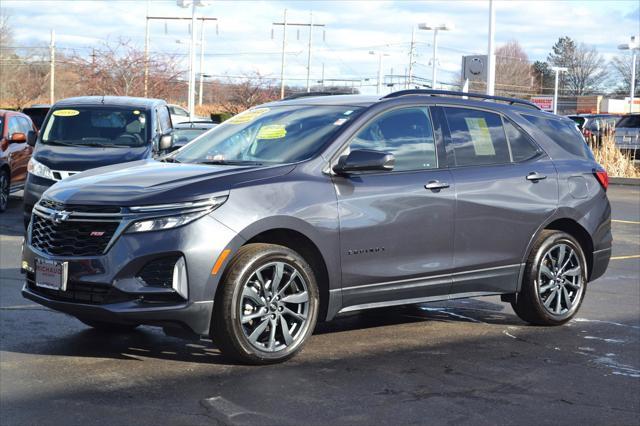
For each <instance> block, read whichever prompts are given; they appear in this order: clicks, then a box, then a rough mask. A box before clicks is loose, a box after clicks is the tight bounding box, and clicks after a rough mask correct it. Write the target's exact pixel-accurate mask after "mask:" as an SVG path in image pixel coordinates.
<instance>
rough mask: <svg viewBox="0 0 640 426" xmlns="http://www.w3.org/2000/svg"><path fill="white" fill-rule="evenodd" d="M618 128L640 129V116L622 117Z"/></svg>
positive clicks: (617, 125)
mask: <svg viewBox="0 0 640 426" xmlns="http://www.w3.org/2000/svg"><path fill="white" fill-rule="evenodd" d="M616 127H620V128H629V129H633V128H635V129H637V128H639V127H640V115H627V116H625V117H622V118H621V119H620V121H618V123H617V124H616Z"/></svg>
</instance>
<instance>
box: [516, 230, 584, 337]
mask: <svg viewBox="0 0 640 426" xmlns="http://www.w3.org/2000/svg"><path fill="white" fill-rule="evenodd" d="M586 287H587V262H586V259H585V256H584V252H583V250H582V247H581V246H580V243H578V241H576V239H575V238H574V237H572V236H571V235H569V234H567V233H565V232H561V231H555V230H545V231H543V232H542V233H541V235H540V237H539V238H538V240H537V241H536V243H535V244H534V246H533V249H532V250H531V254H530V255H529V259H528V260H527V264H526V267H525V274H524V279H523V282H522V288H521V290H520V293H518V295H517V297H516V301H515V302H512V304H511V305H512V306H513V309H514V311H515V312H516V314H518V316H519V317H520V318H521V319H523V320H524V321H527V322H529V323H531V324H537V325H560V324H564V323H565V322H567V321H569V320H570V319H571V318H572V317H573V316H574V315H575V314H576V312H577V311H578V308H579V307H580V304H581V303H582V299H583V298H584V294H585V291H586Z"/></svg>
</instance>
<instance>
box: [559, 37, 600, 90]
mask: <svg viewBox="0 0 640 426" xmlns="http://www.w3.org/2000/svg"><path fill="white" fill-rule="evenodd" d="M547 59H548V62H549V64H551V65H552V66H557V67H565V68H568V71H567V72H566V73H562V75H561V76H560V86H561V88H562V89H563V93H564V94H567V95H573V96H582V95H588V94H590V93H594V92H597V91H598V90H600V89H601V88H602V85H603V83H604V82H605V80H606V78H607V72H606V69H605V67H606V62H605V60H604V58H603V57H602V55H601V54H600V53H598V51H597V50H596V48H595V47H593V46H589V45H586V44H584V43H580V44H577V43H576V42H575V41H574V40H572V39H571V38H570V37H561V38H560V39H558V41H557V42H556V44H555V45H554V46H553V52H552V53H550V54H549V56H548V58H547Z"/></svg>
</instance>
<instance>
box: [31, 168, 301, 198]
mask: <svg viewBox="0 0 640 426" xmlns="http://www.w3.org/2000/svg"><path fill="white" fill-rule="evenodd" d="M294 168H295V166H292V165H283V166H272V167H260V166H230V165H229V166H226V165H225V166H223V165H203V164H180V163H163V162H160V161H155V160H146V161H136V162H132V163H128V164H118V165H113V166H108V167H101V168H99V169H94V170H88V171H86V172H83V173H79V174H77V175H74V176H72V177H70V178H67V179H65V180H62V181H60V182H58V183H56V184H55V185H53V186H52V187H51V188H49V189H48V190H47V191H46V192H45V194H44V197H46V198H50V199H53V200H55V201H59V202H61V203H64V204H88V205H118V206H133V205H148V204H166V203H179V202H185V201H193V200H196V199H202V198H205V197H207V196H210V195H213V194H216V193H220V192H226V191H229V190H230V189H232V188H233V187H234V186H237V185H241V184H243V183H246V182H249V181H255V180H261V179H268V178H271V177H276V176H282V175H285V174H287V173H289V172H290V171H291V170H293V169H294Z"/></svg>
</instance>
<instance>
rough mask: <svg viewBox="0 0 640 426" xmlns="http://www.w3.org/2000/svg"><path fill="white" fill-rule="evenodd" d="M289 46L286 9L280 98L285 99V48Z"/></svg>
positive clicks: (283, 23)
mask: <svg viewBox="0 0 640 426" xmlns="http://www.w3.org/2000/svg"><path fill="white" fill-rule="evenodd" d="M286 48H287V9H285V10H284V20H283V21H282V62H281V64H280V99H284V62H285V57H286V54H285V50H286Z"/></svg>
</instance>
